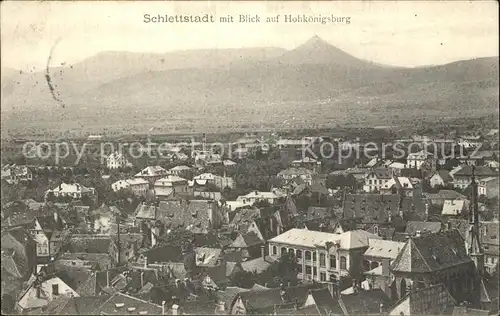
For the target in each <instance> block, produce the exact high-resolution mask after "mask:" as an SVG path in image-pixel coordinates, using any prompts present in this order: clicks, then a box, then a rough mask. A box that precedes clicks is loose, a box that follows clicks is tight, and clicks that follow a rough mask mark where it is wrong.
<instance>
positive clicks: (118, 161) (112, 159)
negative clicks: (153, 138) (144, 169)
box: [106, 152, 132, 169]
mask: <svg viewBox="0 0 500 316" xmlns="http://www.w3.org/2000/svg"><path fill="white" fill-rule="evenodd" d="M106 166H107V167H108V168H109V169H118V168H125V167H131V166H132V164H131V163H129V162H128V160H127V158H125V156H124V155H123V154H121V153H118V152H115V153H112V154H111V155H109V156H108V158H106Z"/></svg>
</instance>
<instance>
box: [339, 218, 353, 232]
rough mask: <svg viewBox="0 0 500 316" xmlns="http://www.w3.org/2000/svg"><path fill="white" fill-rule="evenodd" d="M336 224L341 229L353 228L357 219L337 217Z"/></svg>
mask: <svg viewBox="0 0 500 316" xmlns="http://www.w3.org/2000/svg"><path fill="white" fill-rule="evenodd" d="M337 223H338V225H339V226H340V227H341V228H342V230H343V231H349V230H355V229H356V224H357V223H358V220H356V219H355V218H339V219H338V220H337Z"/></svg>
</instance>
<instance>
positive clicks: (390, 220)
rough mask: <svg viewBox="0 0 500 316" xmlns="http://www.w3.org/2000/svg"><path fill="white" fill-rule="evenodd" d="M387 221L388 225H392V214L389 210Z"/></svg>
mask: <svg viewBox="0 0 500 316" xmlns="http://www.w3.org/2000/svg"><path fill="white" fill-rule="evenodd" d="M388 220H389V223H392V212H391V211H390V210H389V218H388Z"/></svg>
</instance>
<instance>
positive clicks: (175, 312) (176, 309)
mask: <svg viewBox="0 0 500 316" xmlns="http://www.w3.org/2000/svg"><path fill="white" fill-rule="evenodd" d="M172 315H179V305H177V304H174V305H172Z"/></svg>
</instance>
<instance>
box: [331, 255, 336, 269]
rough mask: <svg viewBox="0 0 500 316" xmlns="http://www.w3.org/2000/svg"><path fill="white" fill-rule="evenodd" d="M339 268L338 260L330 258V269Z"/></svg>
mask: <svg viewBox="0 0 500 316" xmlns="http://www.w3.org/2000/svg"><path fill="white" fill-rule="evenodd" d="M336 267H337V258H336V257H335V256H330V268H336Z"/></svg>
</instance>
